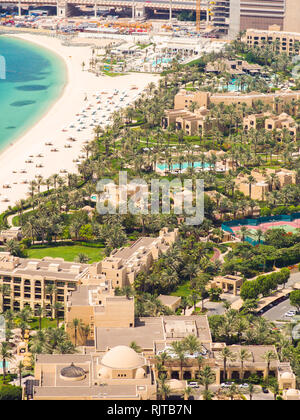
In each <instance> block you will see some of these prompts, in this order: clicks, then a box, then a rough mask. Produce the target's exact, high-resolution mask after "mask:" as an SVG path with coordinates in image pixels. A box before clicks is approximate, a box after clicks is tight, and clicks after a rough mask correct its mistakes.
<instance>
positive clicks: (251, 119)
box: [243, 112, 298, 140]
mask: <svg viewBox="0 0 300 420" xmlns="http://www.w3.org/2000/svg"><path fill="white" fill-rule="evenodd" d="M243 127H244V130H245V131H249V130H250V129H251V128H253V129H258V128H264V129H265V130H266V131H274V130H276V131H278V140H281V138H282V133H281V132H282V130H283V129H285V130H286V131H287V132H288V133H289V135H290V136H291V137H292V138H293V139H294V140H296V138H297V128H298V125H297V123H296V122H295V120H294V118H293V117H291V116H290V115H288V114H286V113H284V112H282V113H281V114H280V115H273V114H271V113H269V112H265V113H262V114H250V115H247V116H246V117H244V119H243Z"/></svg>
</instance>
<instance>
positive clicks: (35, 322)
mask: <svg viewBox="0 0 300 420" xmlns="http://www.w3.org/2000/svg"><path fill="white" fill-rule="evenodd" d="M29 325H30V328H31V329H32V330H38V329H39V318H32V320H31V321H30V322H29ZM56 326H57V322H56V319H50V318H42V329H44V328H56Z"/></svg>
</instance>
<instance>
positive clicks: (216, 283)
mask: <svg viewBox="0 0 300 420" xmlns="http://www.w3.org/2000/svg"><path fill="white" fill-rule="evenodd" d="M242 284H243V277H240V276H233V275H229V274H228V275H226V276H217V277H214V279H213V280H212V281H211V282H210V283H209V288H215V287H219V288H220V289H222V290H223V292H224V293H233V294H234V296H237V295H238V293H239V291H240V288H241V286H242Z"/></svg>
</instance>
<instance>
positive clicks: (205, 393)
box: [202, 389, 214, 401]
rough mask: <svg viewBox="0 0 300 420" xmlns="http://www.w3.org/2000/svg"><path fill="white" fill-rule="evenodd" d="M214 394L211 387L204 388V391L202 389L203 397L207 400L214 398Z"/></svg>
mask: <svg viewBox="0 0 300 420" xmlns="http://www.w3.org/2000/svg"><path fill="white" fill-rule="evenodd" d="M213 396H214V393H213V392H211V391H210V390H209V389H207V390H206V389H204V391H202V398H203V400H205V401H209V400H212V398H213Z"/></svg>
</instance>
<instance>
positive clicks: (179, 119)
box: [162, 107, 211, 136]
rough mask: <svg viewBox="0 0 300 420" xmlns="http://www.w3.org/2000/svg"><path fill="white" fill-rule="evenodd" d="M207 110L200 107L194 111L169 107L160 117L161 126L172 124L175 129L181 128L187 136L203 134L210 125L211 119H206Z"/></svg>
mask: <svg viewBox="0 0 300 420" xmlns="http://www.w3.org/2000/svg"><path fill="white" fill-rule="evenodd" d="M208 113H209V111H208V110H207V109H206V108H204V107H202V108H198V109H195V111H194V112H191V111H188V110H187V109H170V110H167V111H165V114H164V116H163V117H162V127H163V128H164V129H167V128H168V127H170V126H174V128H175V130H176V131H179V130H182V131H184V133H185V134H187V135H188V136H193V135H197V134H200V135H201V134H204V133H205V131H206V130H209V129H210V127H211V120H208V118H207V115H208Z"/></svg>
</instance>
